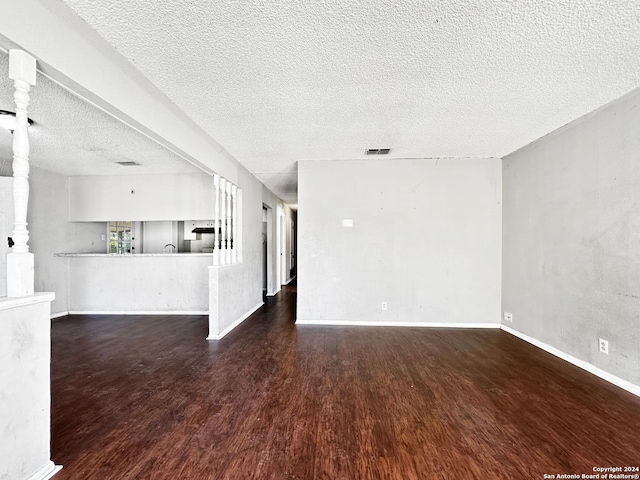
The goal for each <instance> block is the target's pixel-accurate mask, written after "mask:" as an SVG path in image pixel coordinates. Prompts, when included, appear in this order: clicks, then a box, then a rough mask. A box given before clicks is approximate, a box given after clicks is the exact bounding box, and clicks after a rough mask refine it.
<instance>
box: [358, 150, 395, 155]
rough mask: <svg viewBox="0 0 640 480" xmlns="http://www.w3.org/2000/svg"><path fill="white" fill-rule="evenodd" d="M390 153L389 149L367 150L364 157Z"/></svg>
mask: <svg viewBox="0 0 640 480" xmlns="http://www.w3.org/2000/svg"><path fill="white" fill-rule="evenodd" d="M390 151H391V149H390V148H367V149H366V150H365V151H364V154H365V155H388V154H389V152H390Z"/></svg>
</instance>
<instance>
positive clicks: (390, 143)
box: [64, 0, 640, 201]
mask: <svg viewBox="0 0 640 480" xmlns="http://www.w3.org/2000/svg"><path fill="white" fill-rule="evenodd" d="M64 1H65V2H66V3H67V4H68V5H69V6H71V7H72V8H73V9H74V10H75V11H76V12H77V13H78V14H79V15H80V16H81V17H82V18H84V19H85V20H86V21H87V22H88V23H89V24H90V25H91V26H92V27H93V28H94V29H95V30H96V31H97V32H98V33H99V34H101V35H102V36H103V37H104V38H105V39H106V40H107V41H109V42H110V43H111V44H112V45H114V47H115V48H116V49H117V50H118V51H119V52H120V53H122V54H123V55H124V56H125V57H126V58H128V59H129V61H130V62H132V64H134V65H135V66H136V67H137V68H138V69H139V70H140V72H141V73H142V74H144V75H145V76H146V77H147V78H149V79H150V80H151V81H152V82H153V83H155V84H156V85H157V86H158V87H159V88H160V89H161V90H162V91H163V92H164V93H165V94H166V95H167V96H168V97H169V98H171V99H172V100H173V101H174V102H175V103H176V104H177V105H178V106H179V107H180V108H182V109H183V110H184V111H185V113H187V114H188V115H189V116H190V117H191V118H193V119H194V120H195V121H196V122H197V123H199V124H200V125H201V126H202V127H203V128H204V129H205V130H206V131H207V132H208V133H209V134H210V135H211V136H212V137H213V138H214V139H215V140H217V141H218V142H219V143H220V144H222V145H223V146H224V147H225V148H226V149H227V150H228V151H229V152H230V153H231V154H232V155H234V156H235V157H236V158H237V159H238V160H239V161H240V162H241V163H243V164H244V165H245V166H247V167H248V168H249V169H250V170H251V171H253V172H254V173H256V174H257V176H258V177H259V178H260V179H261V180H263V181H265V182H266V184H267V186H269V187H270V188H273V189H274V191H275V192H276V193H277V194H279V195H280V196H281V197H282V198H284V199H285V200H290V201H294V200H295V189H296V182H297V179H296V176H297V175H296V167H295V162H296V161H297V160H302V159H335V160H341V159H357V158H364V155H363V153H364V150H365V148H379V147H390V148H392V149H393V150H392V154H391V157H392V158H393V157H396V158H399V157H404V158H423V157H502V156H504V155H506V154H508V153H510V152H512V151H514V150H516V149H518V148H520V147H522V146H524V145H526V144H527V143H529V142H531V141H533V140H535V139H537V138H539V137H541V136H543V135H545V134H547V133H549V132H550V131H552V130H554V129H556V128H558V127H560V126H562V125H564V124H566V123H568V122H570V121H572V120H574V119H576V118H578V117H580V116H581V115H584V114H586V113H588V112H590V111H592V110H594V109H595V108H597V107H600V106H602V105H604V104H606V103H607V102H609V101H611V100H613V99H615V98H618V97H620V96H621V95H623V94H625V93H627V92H629V91H631V90H632V89H634V88H636V87H638V86H639V85H640V2H639V1H637V0H635V1H616V0H592V1H586V0H582V1H580V0H576V1H571V2H558V1H556V0H544V1H541V0H535V1H534V0H522V1H499V0H484V1H473V0H461V1H435V2H424V1H418V0H414V1H399V0H363V1H359V2H337V1H330V0H322V1H300V0H281V1H273V0H272V1H269V0H266V1H259V2H258V1H245V0H227V1H224V2H218V1H216V2H194V1H193V0H172V1H158V0H137V1H133V2H132V1H124V0H119V1H115V0H64Z"/></svg>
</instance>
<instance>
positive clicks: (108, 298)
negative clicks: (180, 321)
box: [59, 254, 213, 315]
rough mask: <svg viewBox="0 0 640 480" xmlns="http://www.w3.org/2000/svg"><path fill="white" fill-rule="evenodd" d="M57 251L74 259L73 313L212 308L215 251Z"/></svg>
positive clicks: (172, 311) (202, 312)
mask: <svg viewBox="0 0 640 480" xmlns="http://www.w3.org/2000/svg"><path fill="white" fill-rule="evenodd" d="M59 256H65V257H69V262H70V280H69V311H70V313H94V314H163V315H167V314H184V315H207V314H208V313H209V278H208V270H207V267H209V266H211V265H212V264H213V256H212V255H211V254H183V255H181V254H173V255H169V254H167V255H162V254H153V255H151V254H150V255H98V254H91V255H89V254H85V255H72V254H59Z"/></svg>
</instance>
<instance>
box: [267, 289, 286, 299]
mask: <svg viewBox="0 0 640 480" xmlns="http://www.w3.org/2000/svg"><path fill="white" fill-rule="evenodd" d="M280 290H282V289H281V288H279V289H277V290H276V291H275V292H267V297H275V296H276V295H277V294H278V293H280Z"/></svg>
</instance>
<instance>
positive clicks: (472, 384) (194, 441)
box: [52, 285, 640, 480]
mask: <svg viewBox="0 0 640 480" xmlns="http://www.w3.org/2000/svg"><path fill="white" fill-rule="evenodd" d="M295 302H296V288H295V286H294V285H293V286H290V287H284V288H283V290H282V291H281V292H280V293H279V294H278V295H277V296H276V297H274V298H269V299H268V300H267V303H266V305H265V306H263V307H262V308H261V309H259V310H258V311H257V312H256V313H255V314H254V315H252V316H251V317H250V318H249V319H247V320H246V321H245V322H244V323H243V324H241V325H240V326H239V327H238V328H236V329H235V330H234V331H233V332H231V333H230V334H229V335H228V336H227V337H225V338H224V339H222V340H220V341H217V342H208V341H206V340H205V337H206V336H207V318H206V317H204V316H136V317H131V316H68V317H63V318H60V319H57V320H54V321H53V327H52V343H53V359H52V397H53V398H52V402H53V406H52V458H53V460H54V462H55V463H58V464H62V465H64V469H63V470H62V471H61V472H60V473H59V474H58V475H56V476H55V479H56V480H66V479H78V480H79V479H87V480H88V479H123V480H124V479H198V480H200V479H248V478H255V479H267V478H273V479H284V478H291V479H293V478H299V479H331V480H337V479H434V478H442V479H454V478H455V479H465V478H469V479H473V478H487V479H493V478H506V479H516V478H517V479H520V478H523V479H527V478H532V479H533V478H543V474H544V473H547V474H558V473H569V474H575V473H578V474H582V473H593V468H594V467H599V466H602V467H607V466H637V465H638V463H637V462H638V455H637V454H638V451H640V437H639V436H638V434H637V432H638V419H639V418H640V399H638V398H637V397H634V396H633V395H631V394H629V393H627V392H625V391H623V390H621V389H618V388H616V387H614V386H611V385H610V384H607V383H606V382H604V381H602V380H600V379H598V378H596V377H594V376H592V375H590V374H588V373H586V372H584V371H582V370H580V369H578V368H576V367H574V366H571V365H569V364H567V363H565V362H563V361H562V360H559V359H557V358H555V357H552V356H551V355H549V354H547V353H544V352H542V351H541V350H538V349H537V348H535V347H532V346H530V345H528V344H526V343H524V342H522V341H520V340H518V339H516V338H515V337H512V336H511V335H509V334H507V333H504V332H501V331H499V330H455V329H415V328H384V327H381V328H367V327H359V328H351V327H331V328H328V327H308V326H305V327H296V326H295V324H294V314H295Z"/></svg>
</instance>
